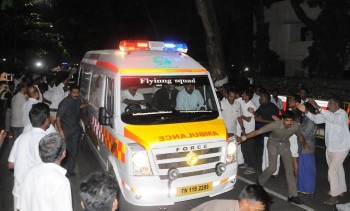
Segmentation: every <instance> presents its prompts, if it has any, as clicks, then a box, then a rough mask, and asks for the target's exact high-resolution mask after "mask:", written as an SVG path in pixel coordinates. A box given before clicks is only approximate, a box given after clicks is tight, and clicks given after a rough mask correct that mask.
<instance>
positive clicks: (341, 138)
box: [298, 96, 350, 205]
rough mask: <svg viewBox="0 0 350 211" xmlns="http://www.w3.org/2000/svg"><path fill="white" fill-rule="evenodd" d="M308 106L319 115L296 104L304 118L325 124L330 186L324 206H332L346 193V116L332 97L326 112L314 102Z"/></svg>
mask: <svg viewBox="0 0 350 211" xmlns="http://www.w3.org/2000/svg"><path fill="white" fill-rule="evenodd" d="M308 102H309V103H310V104H312V105H313V106H314V108H315V109H317V110H318V111H319V112H320V113H319V114H316V115H314V114H312V113H311V112H307V110H306V108H305V105H303V104H298V109H299V110H300V111H302V112H305V114H306V116H307V117H308V118H309V119H310V120H312V121H313V122H315V123H316V124H322V123H325V124H326V128H325V145H326V148H327V149H326V160H327V164H328V181H329V184H330V191H329V195H330V198H329V199H328V200H327V201H325V202H324V203H325V204H328V205H334V204H336V203H338V197H339V196H342V194H344V193H345V192H346V191H347V187H346V181H345V172H344V167H343V162H344V160H345V158H346V157H347V155H348V154H349V149H350V133H349V125H348V115H347V113H346V112H345V111H344V110H343V109H341V108H340V106H341V105H342V102H341V99H340V98H339V97H336V96H334V97H332V98H331V99H330V101H329V102H328V106H327V107H328V110H322V108H321V107H320V106H319V105H317V103H316V102H315V100H313V99H309V101H308Z"/></svg>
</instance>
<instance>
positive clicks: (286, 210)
mask: <svg viewBox="0 0 350 211" xmlns="http://www.w3.org/2000/svg"><path fill="white" fill-rule="evenodd" d="M318 144H319V146H318V147H317V148H316V152H315V158H316V167H317V178H316V190H315V193H314V194H313V195H311V196H302V197H301V198H302V200H304V202H305V204H304V205H302V206H297V205H294V204H291V203H288V202H287V201H286V198H287V183H286V179H285V173H284V169H283V165H281V169H280V173H279V175H278V177H277V178H275V179H273V178H271V179H270V180H269V181H268V182H267V184H266V185H265V189H266V191H268V192H269V193H270V194H271V195H272V196H273V198H274V199H273V201H274V203H273V204H272V206H271V208H270V210H272V211H275V210H276V211H280V210H283V211H299V210H300V211H302V210H316V211H334V210H337V209H336V208H335V206H327V205H324V204H323V201H325V200H326V199H327V198H328V195H327V193H328V191H329V183H328V179H327V170H328V167H327V164H326V159H325V148H324V146H323V140H318ZM12 145H13V143H12V142H8V141H7V142H5V144H4V145H3V147H2V149H1V150H0V190H1V191H0V211H13V197H12V194H11V191H12V187H13V172H11V171H9V170H8V169H7V158H8V155H9V152H10V150H11V148H12ZM258 157H261V156H260V155H259V154H258ZM259 162H260V160H259V159H258V160H257V162H256V166H255V167H256V173H255V174H251V175H244V174H243V171H244V169H239V172H238V177H237V182H236V184H235V188H234V189H233V190H231V191H229V192H227V193H224V194H221V195H219V196H216V197H214V198H215V199H238V194H239V192H240V190H241V189H242V188H243V187H244V186H246V185H247V184H251V183H255V181H256V178H257V177H258V176H259V175H260V173H261V169H260V163H259ZM344 168H345V171H346V173H345V174H346V177H347V185H348V186H350V156H348V157H347V159H346V160H345V162H344ZM95 171H102V168H101V166H100V164H99V162H98V161H97V159H96V158H95V155H94V154H93V152H92V151H91V150H90V149H89V147H88V146H86V145H82V146H81V147H80V150H79V160H78V164H77V168H76V174H77V175H76V176H75V177H72V178H70V179H69V180H70V183H71V188H72V199H73V209H74V211H80V210H82V209H81V207H80V197H79V185H80V181H81V180H82V179H83V178H85V177H86V176H87V175H89V174H90V173H92V172H95ZM211 199H213V198H209V197H205V198H200V199H196V200H190V201H185V202H181V203H176V204H175V205H172V206H164V207H139V206H133V205H130V204H128V203H125V201H123V200H122V199H120V200H119V203H120V208H119V210H118V211H129V210H130V211H138V210H140V211H141V210H142V211H159V210H167V211H185V210H190V209H191V208H193V207H195V206H197V205H199V204H201V203H203V202H205V201H208V200H211ZM349 202H350V193H349V192H347V193H346V194H345V195H344V196H343V197H341V198H340V199H339V203H340V204H343V203H349Z"/></svg>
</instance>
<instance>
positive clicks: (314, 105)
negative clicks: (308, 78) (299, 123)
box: [308, 98, 320, 109]
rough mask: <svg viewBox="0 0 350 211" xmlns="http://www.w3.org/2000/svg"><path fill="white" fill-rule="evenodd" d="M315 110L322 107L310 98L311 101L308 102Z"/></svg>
mask: <svg viewBox="0 0 350 211" xmlns="http://www.w3.org/2000/svg"><path fill="white" fill-rule="evenodd" d="M308 102H309V103H310V104H311V105H312V106H313V107H314V108H315V109H319V108H320V106H319V105H318V104H317V103H316V101H315V100H314V99H312V98H309V101H308Z"/></svg>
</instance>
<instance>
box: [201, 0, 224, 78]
mask: <svg viewBox="0 0 350 211" xmlns="http://www.w3.org/2000/svg"><path fill="white" fill-rule="evenodd" d="M196 6H197V10H198V13H199V15H200V17H201V19H202V23H203V26H204V29H205V32H206V35H207V36H206V38H207V55H208V60H209V66H210V70H209V71H210V72H211V76H212V78H213V79H214V80H219V79H222V78H224V77H225V76H226V71H225V61H224V54H223V50H222V44H221V34H220V29H219V26H218V23H217V19H216V16H215V9H214V6H213V4H212V1H211V0H196Z"/></svg>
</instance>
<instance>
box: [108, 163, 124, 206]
mask: <svg viewBox="0 0 350 211" xmlns="http://www.w3.org/2000/svg"><path fill="white" fill-rule="evenodd" d="M107 163H108V164H107V165H110V167H109V168H108V169H107V172H108V173H109V174H111V175H112V176H113V177H114V178H115V180H117V178H116V176H115V173H114V169H113V167H112V165H111V164H110V161H109V160H107ZM117 182H118V180H117ZM117 197H118V209H117V210H116V211H124V210H129V209H128V207H129V206H130V204H129V203H128V202H127V201H126V200H125V198H124V196H123V194H122V192H121V190H120V184H119V182H118V190H117Z"/></svg>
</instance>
